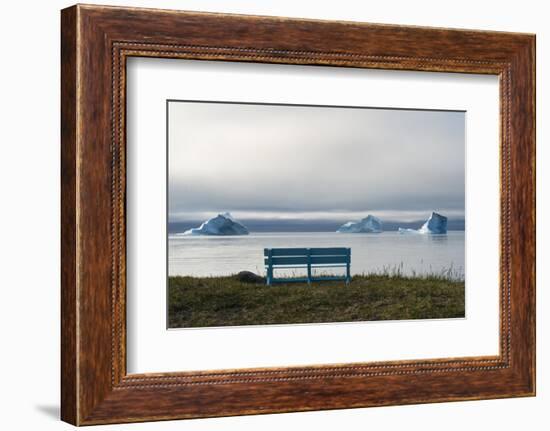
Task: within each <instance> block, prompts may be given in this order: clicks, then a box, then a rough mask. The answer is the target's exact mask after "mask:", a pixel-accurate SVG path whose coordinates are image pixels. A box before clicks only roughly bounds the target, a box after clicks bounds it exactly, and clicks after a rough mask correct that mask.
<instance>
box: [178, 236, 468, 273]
mask: <svg viewBox="0 0 550 431" xmlns="http://www.w3.org/2000/svg"><path fill="white" fill-rule="evenodd" d="M464 239H465V233H464V231H449V232H448V233H447V234H446V235H420V234H400V233H398V232H382V233H379V234H353V233H351V234H343V233H336V232H307V233H297V232H276V233H251V234H250V235H244V236H184V235H181V234H170V235H169V237H168V273H169V275H189V276H198V277H205V276H222V275H230V274H236V273H238V272H239V271H252V272H255V273H257V274H262V275H265V268H264V264H263V257H264V248H277V247H350V248H351V273H352V275H353V274H363V273H372V272H379V273H380V272H395V271H400V272H401V273H403V274H406V275H413V274H428V273H429V274H432V273H436V274H440V273H443V272H447V273H449V272H450V275H452V277H453V278H464V274H465V265H464V262H465V247H464V245H465V243H464ZM284 271H289V272H291V273H292V274H294V275H298V274H303V271H301V270H300V269H291V270H281V271H279V272H278V273H277V275H279V276H281V275H284V274H285V272H284ZM318 271H320V270H318ZM324 271H325V272H326V271H327V270H326V269H325V270H324ZM339 271H340V270H338V269H335V270H331V272H333V273H337V272H339ZM317 273H318V272H317ZM289 275H290V274H289Z"/></svg>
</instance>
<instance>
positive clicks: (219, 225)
mask: <svg viewBox="0 0 550 431" xmlns="http://www.w3.org/2000/svg"><path fill="white" fill-rule="evenodd" d="M183 235H248V229H247V228H246V227H244V226H243V225H242V224H241V223H239V222H238V221H236V220H235V219H234V218H233V216H232V215H231V214H230V213H227V212H226V213H223V214H218V215H217V216H216V217H213V218H211V219H209V220H207V221H205V222H204V223H203V224H201V225H200V226H199V227H196V228H193V229H189V230H186V231H185V232H183Z"/></svg>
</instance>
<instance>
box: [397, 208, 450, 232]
mask: <svg viewBox="0 0 550 431" xmlns="http://www.w3.org/2000/svg"><path fill="white" fill-rule="evenodd" d="M399 233H419V234H445V233H447V217H445V216H442V215H441V214H438V213H436V212H432V215H431V216H430V218H429V219H428V220H427V221H426V223H424V224H423V225H422V227H421V228H420V229H404V228H401V227H400V228H399Z"/></svg>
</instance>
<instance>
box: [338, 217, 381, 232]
mask: <svg viewBox="0 0 550 431" xmlns="http://www.w3.org/2000/svg"><path fill="white" fill-rule="evenodd" d="M336 232H340V233H380V232H382V220H380V219H379V218H378V217H374V216H372V215H370V214H369V215H368V216H367V217H365V218H364V219H362V220H360V221H358V222H352V221H348V222H347V223H344V224H343V225H342V226H340V227H339V228H338V230H337V231H336Z"/></svg>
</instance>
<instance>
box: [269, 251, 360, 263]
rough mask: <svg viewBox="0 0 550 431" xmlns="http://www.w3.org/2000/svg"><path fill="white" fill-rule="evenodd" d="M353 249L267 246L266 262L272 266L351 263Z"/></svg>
mask: <svg viewBox="0 0 550 431" xmlns="http://www.w3.org/2000/svg"><path fill="white" fill-rule="evenodd" d="M350 260H351V249H349V248H345V247H327V248H266V249H264V262H265V264H266V265H271V266H284V265H331V264H349V263H350Z"/></svg>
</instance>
